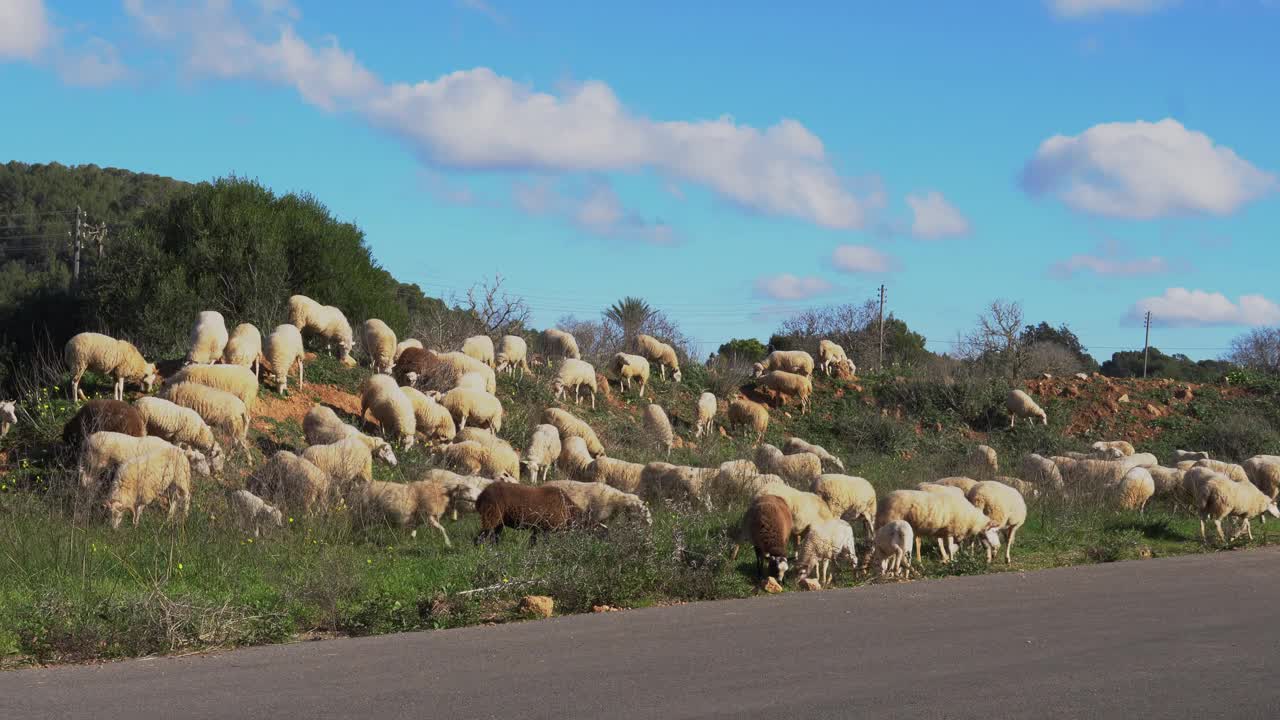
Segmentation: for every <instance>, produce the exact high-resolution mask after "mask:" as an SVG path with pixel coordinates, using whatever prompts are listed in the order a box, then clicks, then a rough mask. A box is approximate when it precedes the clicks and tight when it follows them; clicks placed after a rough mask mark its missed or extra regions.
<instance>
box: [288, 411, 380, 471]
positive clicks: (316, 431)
mask: <svg viewBox="0 0 1280 720" xmlns="http://www.w3.org/2000/svg"><path fill="white" fill-rule="evenodd" d="M302 434H303V437H305V438H306V440H307V444H308V445H329V444H332V443H336V442H338V441H340V440H345V439H347V438H349V437H353V438H357V439H359V440H360V442H362V443H364V444H365V447H367V448H369V452H370V453H372V454H373V455H374V456H375V457H377V458H378V459H379V460H381V461H382V462H385V463H386V464H388V465H390V466H391V467H395V466H396V453H395V451H394V450H392V449H391V445H390V444H388V443H387V441H386V440H383V439H382V438H379V437H373V436H372V435H365V434H364V433H362V432H360V431H359V430H357V429H355V428H354V427H352V426H350V425H348V424H346V423H344V422H342V420H340V419H338V414H337V413H335V412H334V411H333V410H332V409H331V408H328V407H326V406H324V405H314V406H312V408H311V409H310V410H308V411H307V414H306V416H304V417H303V418H302Z"/></svg>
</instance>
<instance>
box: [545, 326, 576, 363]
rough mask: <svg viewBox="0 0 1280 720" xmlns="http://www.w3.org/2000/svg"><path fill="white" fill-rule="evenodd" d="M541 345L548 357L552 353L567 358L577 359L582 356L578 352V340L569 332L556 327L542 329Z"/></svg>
mask: <svg viewBox="0 0 1280 720" xmlns="http://www.w3.org/2000/svg"><path fill="white" fill-rule="evenodd" d="M542 346H543V352H544V353H545V354H546V356H547V357H548V358H549V357H551V356H552V355H559V356H560V357H562V358H565V359H568V360H578V359H580V358H581V357H582V355H581V354H579V353H578V341H577V340H575V339H574V337H573V336H572V335H570V334H569V333H567V332H565V331H563V330H559V329H557V328H547V329H546V330H543V331H542Z"/></svg>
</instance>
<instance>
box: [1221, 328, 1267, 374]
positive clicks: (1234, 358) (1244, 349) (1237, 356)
mask: <svg viewBox="0 0 1280 720" xmlns="http://www.w3.org/2000/svg"><path fill="white" fill-rule="evenodd" d="M1227 360H1229V361H1231V362H1233V363H1235V364H1236V365H1239V366H1241V367H1246V368H1250V369H1252V370H1258V371H1260V372H1265V373H1272V374H1276V373H1280V328H1257V329H1254V330H1250V331H1249V332H1247V333H1245V334H1243V335H1239V336H1237V337H1235V338H1234V339H1232V341H1231V350H1230V351H1229V352H1228V353H1227Z"/></svg>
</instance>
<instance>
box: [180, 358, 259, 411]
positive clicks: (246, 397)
mask: <svg viewBox="0 0 1280 720" xmlns="http://www.w3.org/2000/svg"><path fill="white" fill-rule="evenodd" d="M183 382H193V383H196V384H197V385H204V386H205V387H210V388H213V389H214V390H222V391H223V392H229V393H231V394H232V395H235V396H236V397H238V398H240V402H242V403H244V406H245V408H246V409H247V410H248V411H249V412H253V406H254V404H255V403H257V401H258V376H257V375H255V374H253V371H252V370H250V369H249V368H246V367H241V366H239V365H190V366H187V367H185V368H183V369H181V370H179V371H178V372H177V373H175V374H174V375H173V376H172V377H170V378H169V379H168V380H166V381H165V384H166V385H177V384H178V383H183Z"/></svg>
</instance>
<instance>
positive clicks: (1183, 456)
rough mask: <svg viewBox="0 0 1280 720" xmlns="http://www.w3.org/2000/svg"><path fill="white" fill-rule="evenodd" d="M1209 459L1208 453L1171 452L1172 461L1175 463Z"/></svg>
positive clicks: (1191, 451)
mask: <svg viewBox="0 0 1280 720" xmlns="http://www.w3.org/2000/svg"><path fill="white" fill-rule="evenodd" d="M1209 459H1210V458H1209V453H1207V452H1203V451H1193V450H1174V451H1173V461H1174V462H1175V463H1179V462H1182V461H1183V460H1209Z"/></svg>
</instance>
